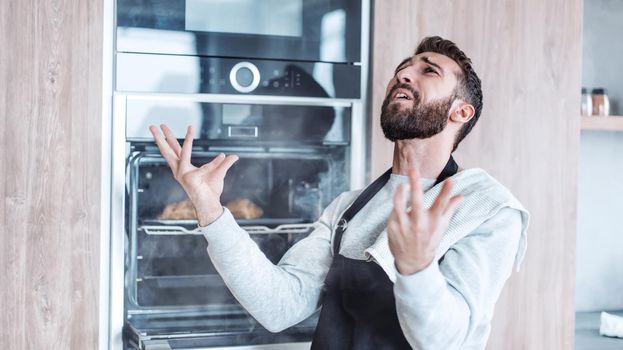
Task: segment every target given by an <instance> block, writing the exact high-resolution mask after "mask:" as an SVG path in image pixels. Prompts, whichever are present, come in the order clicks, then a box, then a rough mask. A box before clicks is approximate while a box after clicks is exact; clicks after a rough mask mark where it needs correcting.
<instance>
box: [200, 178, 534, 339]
mask: <svg viewBox="0 0 623 350" xmlns="http://www.w3.org/2000/svg"><path fill="white" fill-rule="evenodd" d="M452 178H453V180H454V182H455V186H454V188H453V194H458V193H461V194H463V196H465V198H464V199H463V201H462V202H461V204H460V205H459V207H458V208H457V211H456V213H455V215H454V216H453V218H452V220H451V223H450V226H449V228H448V230H447V232H446V234H445V235H444V237H443V238H442V241H441V243H440V247H439V249H438V254H437V257H438V258H440V257H442V256H443V257H444V259H443V260H442V262H441V263H438V262H437V261H436V260H437V259H436V260H435V262H433V263H432V264H430V265H429V266H428V267H427V268H425V269H424V270H422V271H420V272H418V273H415V274H412V275H408V276H405V275H401V274H399V273H397V271H396V270H395V267H394V263H393V257H392V256H391V253H390V252H389V247H388V244H387V233H386V231H385V230H386V225H387V220H388V218H389V215H390V212H391V210H392V208H393V204H392V203H393V202H392V198H393V195H394V192H395V190H396V187H397V186H398V185H399V184H400V183H403V182H407V181H408V178H407V177H406V176H402V175H396V174H392V175H391V177H390V179H389V181H388V183H387V184H386V185H385V186H384V188H383V189H381V191H379V192H378V193H377V194H376V195H375V196H374V197H373V198H372V199H371V200H370V202H369V203H368V204H367V205H366V206H365V207H364V208H362V209H361V211H360V212H359V213H358V214H357V215H356V216H355V217H354V218H353V219H352V220H351V222H350V223H349V225H348V229H347V230H346V231H345V233H344V236H343V239H342V245H341V248H340V254H342V255H344V256H346V257H348V258H352V259H359V260H364V259H365V260H368V261H370V263H378V264H379V265H380V266H381V267H383V269H384V270H385V271H386V273H387V275H388V277H389V279H390V280H391V281H392V282H394V295H395V298H396V311H397V314H398V319H399V321H400V325H401V328H402V330H403V333H404V335H405V337H406V339H407V341H408V342H409V344H411V346H412V347H413V348H416V349H444V350H446V349H484V348H485V345H486V342H487V339H488V337H489V333H490V322H491V318H492V316H493V308H494V304H495V302H496V300H497V299H498V296H499V294H500V292H501V290H502V287H503V286H504V283H505V281H506V280H507V278H508V277H509V275H510V274H511V272H512V268H513V263H516V264H517V266H519V263H520V262H521V260H522V258H523V255H524V253H525V249H526V230H527V226H528V221H529V214H528V213H527V211H525V209H523V207H522V206H521V204H520V203H519V202H518V201H517V200H516V199H515V198H514V197H513V196H512V195H511V194H510V192H509V191H508V190H507V189H506V188H505V187H504V186H502V185H501V184H499V183H498V182H497V181H495V180H494V179H493V178H492V177H491V176H490V175H488V174H487V173H486V172H485V171H484V170H482V169H479V168H474V169H467V170H463V171H461V172H459V173H457V174H455V175H454V176H453V177H452ZM433 183H434V180H433V179H422V184H423V188H424V191H425V196H424V205H425V207H427V208H428V207H430V205H431V204H432V202H433V201H434V199H435V198H436V197H437V195H438V193H439V190H440V188H441V184H438V185H437V186H434V187H432V185H433ZM360 192H361V191H360V190H358V191H350V192H345V193H342V194H341V195H340V196H338V197H337V198H336V199H335V200H334V201H333V202H332V203H331V204H330V205H329V206H328V207H327V208H326V209H325V210H324V212H323V213H322V215H321V216H320V218H319V219H318V221H317V222H316V223H315V225H314V230H313V231H312V232H311V234H310V235H309V236H308V237H306V238H305V239H303V240H301V241H299V242H298V243H297V244H296V245H294V246H293V247H292V248H290V249H289V250H288V251H287V252H286V254H285V255H284V256H283V258H282V259H281V261H280V262H279V263H278V264H277V265H274V264H272V263H271V262H270V261H269V260H268V259H267V258H266V257H265V255H264V254H263V253H262V251H261V250H260V249H259V248H258V246H257V244H256V243H255V242H254V241H253V240H252V239H251V238H250V237H249V234H248V233H247V232H246V231H245V230H243V229H242V228H240V227H239V226H238V225H237V223H236V221H235V219H234V217H233V216H232V214H231V213H230V212H229V210H227V208H224V213H223V214H222V215H221V217H220V218H218V219H217V220H216V221H215V222H213V223H212V224H210V225H208V226H206V227H203V228H201V230H202V232H203V234H204V236H205V237H206V239H207V241H208V254H209V255H210V258H211V260H212V262H213V264H214V266H215V268H216V269H217V271H218V272H219V274H220V275H221V276H222V278H223V280H224V281H225V283H226V284H227V286H228V287H229V289H230V290H231V292H232V294H233V295H234V296H235V297H236V298H237V299H238V301H239V302H240V304H241V305H242V306H243V307H244V308H245V309H246V310H247V311H248V312H249V313H250V314H251V315H252V316H253V317H254V318H255V319H256V320H257V321H258V322H260V323H261V324H262V325H263V326H264V327H265V328H266V329H268V330H269V331H271V332H279V331H281V330H283V329H285V328H288V327H290V326H292V325H295V324H297V323H298V322H300V321H302V320H304V319H306V318H307V317H309V316H310V315H311V314H312V313H313V312H314V311H316V310H317V309H318V307H320V306H321V302H322V300H321V291H322V288H323V283H324V280H325V277H326V275H327V272H328V270H329V267H330V265H331V262H332V259H333V254H332V249H331V244H332V239H333V234H334V228H335V227H336V224H337V222H338V220H339V219H340V217H341V215H342V213H343V212H344V211H345V210H346V209H347V208H348V207H349V206H350V204H352V202H353V201H354V200H355V199H356V198H357V195H359V193H360Z"/></svg>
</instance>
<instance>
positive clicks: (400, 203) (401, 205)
mask: <svg viewBox="0 0 623 350" xmlns="http://www.w3.org/2000/svg"><path fill="white" fill-rule="evenodd" d="M407 186H408V184H401V185H400V186H398V188H397V189H396V193H395V194H394V211H393V212H394V214H395V215H396V219H397V221H398V224H399V226H400V231H401V232H402V233H403V234H406V233H408V232H409V227H411V225H410V221H409V216H408V215H407V212H406V210H405V193H406V192H407Z"/></svg>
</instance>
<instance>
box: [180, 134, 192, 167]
mask: <svg viewBox="0 0 623 350" xmlns="http://www.w3.org/2000/svg"><path fill="white" fill-rule="evenodd" d="M176 142H177V141H176ZM192 150H193V127H192V126H189V127H188V131H186V137H185V138H184V145H182V152H181V154H180V160H181V161H182V165H184V166H186V165H189V164H190V154H191V153H192Z"/></svg>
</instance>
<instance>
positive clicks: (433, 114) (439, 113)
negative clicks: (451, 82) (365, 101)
mask: <svg viewBox="0 0 623 350" xmlns="http://www.w3.org/2000/svg"><path fill="white" fill-rule="evenodd" d="M399 88H402V89H406V90H409V91H410V92H411V93H412V94H413V100H412V101H413V107H411V108H410V109H409V108H404V107H403V108H401V106H400V102H396V103H391V102H392V101H391V99H392V96H393V95H394V92H395V91H396V89H399ZM454 99H455V94H454V93H453V94H452V95H451V96H450V97H449V98H445V99H439V100H434V101H431V102H428V103H426V104H423V103H421V100H420V95H419V94H418V92H417V91H414V90H413V89H412V88H411V86H410V85H408V84H397V85H395V86H394V87H393V88H392V89H391V91H390V92H389V94H387V97H385V101H383V106H382V107H381V128H382V129H383V134H385V137H386V138H387V139H388V140H390V141H392V142H394V141H396V140H409V139H415V138H418V139H426V138H429V137H431V136H434V135H437V134H438V133H440V132H441V131H443V129H444V128H445V127H446V124H447V123H448V113H449V112H450V108H451V106H452V102H453V101H454Z"/></svg>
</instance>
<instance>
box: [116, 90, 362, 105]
mask: <svg viewBox="0 0 623 350" xmlns="http://www.w3.org/2000/svg"><path fill="white" fill-rule="evenodd" d="M116 94H119V95H124V96H127V98H128V100H133V99H144V100H173V101H175V100H180V101H189V102H213V103H246V104H275V105H295V106H327V107H351V105H352V104H353V103H354V102H356V101H358V100H353V99H337V98H318V97H291V96H262V95H227V94H171V93H135V92H123V91H117V93H116Z"/></svg>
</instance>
